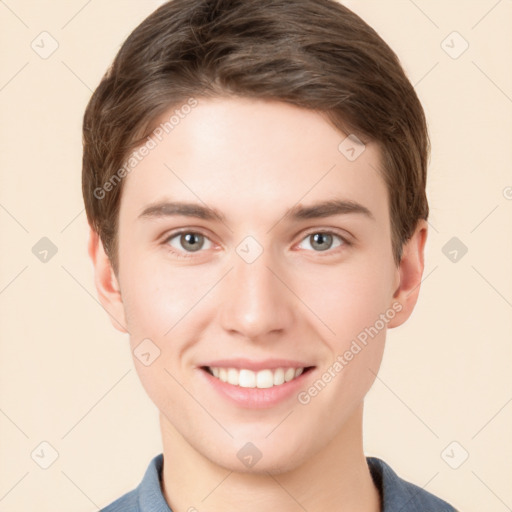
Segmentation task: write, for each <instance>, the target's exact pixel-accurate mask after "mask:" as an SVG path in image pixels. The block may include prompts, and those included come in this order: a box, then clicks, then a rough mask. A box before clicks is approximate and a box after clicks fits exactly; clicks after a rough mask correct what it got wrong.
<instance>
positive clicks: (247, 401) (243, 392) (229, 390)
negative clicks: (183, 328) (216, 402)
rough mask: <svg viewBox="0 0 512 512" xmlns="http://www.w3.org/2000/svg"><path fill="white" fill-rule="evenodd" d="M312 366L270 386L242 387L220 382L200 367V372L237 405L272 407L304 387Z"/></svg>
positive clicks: (254, 407)
mask: <svg viewBox="0 0 512 512" xmlns="http://www.w3.org/2000/svg"><path fill="white" fill-rule="evenodd" d="M313 371H314V368H311V369H310V370H308V371H307V372H303V373H301V374H300V375H299V376H298V377H296V378H295V379H293V380H290V381H288V382H285V383H283V384H280V385H279V386H273V387H271V388H243V387H240V386H235V385H233V384H228V383H227V382H222V381H221V380H220V379H217V377H214V376H213V375H210V374H209V373H208V372H207V371H206V370H203V369H200V372H201V374H202V375H204V377H205V378H206V380H207V382H209V383H210V384H211V386H212V387H213V388H214V389H215V390H216V391H217V392H219V393H220V394H221V395H222V396H223V397H225V398H227V399H228V400H230V401H231V402H234V403H235V404H236V405H238V406H239V407H246V408H248V409H265V408H269V407H273V406H275V405H277V404H279V403H280V402H283V401H284V400H286V399H288V398H290V397H291V396H292V395H294V394H296V393H297V392H298V391H300V389H301V388H303V387H304V384H305V380H306V379H309V376H310V374H311V373H313Z"/></svg>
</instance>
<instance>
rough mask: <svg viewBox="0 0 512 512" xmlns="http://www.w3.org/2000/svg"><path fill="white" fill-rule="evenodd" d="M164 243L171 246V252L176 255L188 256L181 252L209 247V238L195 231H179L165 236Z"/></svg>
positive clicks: (210, 244) (192, 251)
mask: <svg viewBox="0 0 512 512" xmlns="http://www.w3.org/2000/svg"><path fill="white" fill-rule="evenodd" d="M164 244H166V245H169V246H171V247H172V249H171V250H172V252H174V253H176V254H177V255H178V256H183V257H185V258H186V257H188V256H186V255H183V253H184V252H185V253H194V252H199V251H201V249H211V248H212V242H211V240H210V239H209V238H208V237H206V236H205V235H203V234H202V233H197V232H196V231H180V232H179V233H174V234H172V235H170V236H169V237H167V238H166V239H165V241H164Z"/></svg>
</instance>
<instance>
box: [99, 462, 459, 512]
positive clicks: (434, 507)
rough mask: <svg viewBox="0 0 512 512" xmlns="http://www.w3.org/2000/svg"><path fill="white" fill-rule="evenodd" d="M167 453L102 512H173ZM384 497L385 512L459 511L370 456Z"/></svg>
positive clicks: (371, 466) (370, 465) (150, 465)
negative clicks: (165, 480)
mask: <svg viewBox="0 0 512 512" xmlns="http://www.w3.org/2000/svg"><path fill="white" fill-rule="evenodd" d="M163 460H164V458H163V454H162V453H161V454H159V455H157V456H156V457H154V458H153V459H152V460H151V462H150V463H149V466H148V469H147V470H146V473H145V474H144V478H143V479H142V481H141V483H140V484H139V485H138V487H136V488H135V489H134V490H133V491H130V492H128V493H126V494H125V495H124V496H121V497H120V498H119V499H117V500H116V501H114V502H113V503H111V504H110V505H109V506H108V507H106V508H104V509H102V510H101V511H100V512H172V510H171V509H170V508H169V505H168V504H167V502H166V501H165V498H164V496H163V494H162V488H161V487H160V479H161V478H162V465H163ZM366 460H367V462H368V466H369V468H370V473H371V475H372V478H373V481H374V482H375V485H376V486H377V489H378V490H379V492H380V495H381V501H382V512H457V511H456V510H455V509H454V508H453V507H452V506H451V505H449V504H448V503H446V502H445V501H443V500H441V499H439V498H436V497H435V496H434V495H433V494H431V493H429V492H427V491H425V490H424V489H422V488H421V487H418V486H417V485H414V484H411V483H409V482H406V481H405V480H402V479H401V478H400V477H399V476H398V475H397V474H396V473H395V472H394V471H393V470H392V469H391V468H390V467H389V466H388V465H387V464H386V463H385V462H384V461H383V460H381V459H378V458H377V457H366Z"/></svg>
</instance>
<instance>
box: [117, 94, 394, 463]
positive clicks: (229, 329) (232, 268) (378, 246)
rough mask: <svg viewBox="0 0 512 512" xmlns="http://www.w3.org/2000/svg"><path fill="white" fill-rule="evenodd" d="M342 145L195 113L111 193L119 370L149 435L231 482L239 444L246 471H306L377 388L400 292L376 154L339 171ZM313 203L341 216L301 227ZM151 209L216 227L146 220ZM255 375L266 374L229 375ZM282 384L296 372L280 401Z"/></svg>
mask: <svg viewBox="0 0 512 512" xmlns="http://www.w3.org/2000/svg"><path fill="white" fill-rule="evenodd" d="M173 110H175V109H171V110H170V111H169V112H168V113H166V114H165V115H164V116H162V118H161V119H160V121H162V122H164V121H165V120H168V119H169V117H170V116H171V115H172V111H173ZM345 137H346V135H344V134H341V133H340V132H339V131H337V130H336V129H335V128H333V126H332V125H330V124H329V123H328V122H327V121H326V120H325V118H323V117H321V116H320V115H319V114H317V113H314V112H312V111H309V110H304V109H300V108H297V107H294V106H291V105H287V104H284V103H280V102H263V101H258V100H250V99H215V100H211V99H210V100H206V99H199V103H198V105H197V106H196V107H195V108H193V109H191V112H190V113H189V114H188V115H187V116H184V118H183V119H180V121H179V124H177V125H176V126H175V127H174V129H173V130H172V132H170V134H169V135H167V136H165V137H163V139H162V141H160V142H158V144H157V146H156V147H155V148H154V149H152V150H151V151H150V152H149V154H148V155H147V156H145V157H144V159H143V160H142V161H141V162H140V163H139V164H138V165H137V167H136V168H135V169H134V170H133V171H132V172H131V173H130V174H129V175H128V176H127V177H126V178H125V179H126V182H125V184H124V190H123V194H122V200H121V207H120V217H119V232H118V235H119V253H118V254H119V274H118V280H119V285H120V289H121V297H122V319H123V321H124V323H125V325H126V327H127V329H128V331H129V332H130V343H131V348H132V350H135V352H136V353H137V354H138V357H134V363H135V366H136V369H137V371H138V374H139V376H140V379H141V381H142V384H143V385H144V387H145V389H146V391H147V393H148V395H149V396H150V397H151V399H152V400H153V401H154V403H155V404H156V406H157V407H158V409H159V410H160V412H161V418H162V421H163V422H164V429H165V430H166V431H167V432H169V433H170V432H173V433H174V434H177V436H176V438H179V437H180V436H182V438H183V439H184V440H185V441H186V443H187V444H188V445H189V446H191V447H192V448H194V449H195V450H197V452H199V453H200V454H202V455H203V456H206V457H207V458H208V459H210V460H211V461H214V462H215V463H216V464H220V465H222V466H224V467H226V468H229V469H234V470H238V471H242V470H247V468H246V467H244V465H243V463H242V462H241V460H240V459H239V458H238V457H237V453H238V451H239V450H240V449H241V448H242V447H244V445H246V443H248V442H251V443H252V444H253V445H255V446H256V447H257V449H258V450H259V452H261V454H262V457H261V460H260V461H258V462H257V465H256V466H255V468H254V471H258V470H261V471H263V470H268V469H269V468H273V469H274V470H275V469H278V470H284V469H287V468H288V469H289V468H292V467H296V466H298V465H299V464H301V463H302V462H304V461H306V460H307V459H308V458H310V457H312V456H313V455H314V454H315V453H317V452H318V451H319V450H321V449H322V448H324V447H326V446H327V445H328V444H329V443H330V442H331V441H333V440H334V438H335V437H336V436H338V435H339V434H340V432H342V431H343V429H344V428H346V427H347V425H349V422H350V420H351V418H354V416H355V415H356V414H357V413H358V412H360V410H361V409H360V408H361V404H362V400H363V398H364V396H365V394H366V393H367V391H368V390H369V388H370V386H371V385H372V383H373V381H374V379H375V373H377V371H378V368H379V365H380V361H381V358H382V354H383V348H384V339H385V332H386V327H389V326H390V325H389V324H388V323H387V321H385V320H383V318H384V317H386V318H387V319H390V318H393V316H394V312H393V311H391V310H393V304H394V303H395V306H396V299H395V298H394V293H395V290H396V289H397V286H398V284H399V273H398V270H397V268H396V267H395V265H394V262H393V255H392V246H391V230H390V218H389V211H388V210H389V205H388V193H387V190H386V186H385V184H384V181H383V179H382V177H381V171H380V170H379V167H380V160H379V151H378V148H377V147H376V146H375V145H373V144H367V145H366V147H365V149H364V151H363V152H362V153H361V154H360V155H359V156H358V158H356V159H355V160H353V161H351V160H352V152H351V151H350V150H349V151H348V152H346V151H345V153H343V152H341V151H340V150H339V149H338V146H339V145H340V143H341V142H342V141H343V139H345ZM346 143H347V142H346ZM346 143H345V144H346ZM343 147H344V146H343ZM355 149H356V151H355V153H356V154H357V151H358V150H359V149H360V148H355ZM347 155H348V156H350V157H351V158H350V159H349V158H347ZM327 201H340V202H346V203H348V204H349V205H352V206H354V205H355V207H354V208H352V209H350V208H348V207H346V208H341V209H339V210H336V209H331V211H330V213H329V212H328V213H327V214H325V212H324V214H323V215H322V216H317V215H315V212H314V210H313V211H311V212H310V214H309V215H307V214H306V213H307V210H309V209H310V208H312V207H313V206H316V205H320V204H321V203H324V202H327ZM163 203H187V204H188V205H195V206H196V210H197V212H199V211H202V210H204V209H211V210H214V211H215V212H217V213H218V214H219V215H220V216H221V217H222V218H221V219H219V218H217V217H215V216H213V215H212V216H211V218H208V217H207V216H201V215H198V214H197V212H196V213H194V211H193V210H191V211H190V213H191V214H190V215H185V214H184V213H183V212H182V213H181V214H172V210H173V208H172V207H170V206H168V207H163V208H158V209H155V208H152V207H154V206H155V205H161V204H163ZM166 208H167V209H166ZM301 208H302V209H306V213H305V214H303V215H302V216H301V215H300V214H298V212H299V210H300V209H301ZM289 210H292V211H291V212H290V213H289V214H288V215H287V212H288V211H289ZM145 211H146V214H145V215H144V214H143V212H145ZM166 212H167V214H165V213H166ZM158 213H160V214H158ZM317 213H318V212H317ZM322 233H323V234H322ZM379 319H380V322H379ZM383 322H384V325H385V326H384V328H383V327H382V325H383ZM370 328H371V329H370ZM365 329H367V330H366V331H365ZM364 332H366V343H363V342H362V341H361V340H363V339H365V336H364V334H361V333H364ZM369 333H371V335H370V334H369ZM143 340H151V341H150V342H148V341H145V342H144V343H145V344H146V345H141V346H140V348H139V349H138V350H136V349H137V347H138V346H139V344H141V342H143ZM354 340H355V341H356V343H357V346H359V350H357V348H356V345H354ZM142 348H144V350H142ZM158 350H159V351H160V352H159V356H158V357H157V358H156V359H154V361H153V362H151V364H148V365H147V366H146V364H147V363H148V361H149V360H152V359H153V357H155V355H156V354H158ZM347 351H349V352H352V354H353V357H351V358H350V357H344V354H346V353H347ZM141 352H148V353H149V354H150V355H141ZM139 358H140V359H139ZM340 358H342V359H340ZM277 360H286V361H277ZM336 361H338V362H339V364H340V365H341V368H340V366H339V365H335V362H336ZM341 361H343V363H342V362H341ZM144 362H146V364H144ZM258 363H262V364H263V368H261V367H260V368H259V369H260V370H262V369H264V368H267V369H269V370H272V372H268V371H266V372H263V373H262V375H261V376H259V375H258V372H256V371H255V372H254V373H252V372H247V371H246V370H251V368H253V369H255V370H256V369H258V367H257V365H258ZM253 364H254V365H256V366H253ZM210 365H216V366H217V367H223V368H225V369H226V373H227V374H228V375H229V376H230V379H231V378H232V379H234V380H233V381H232V382H239V383H243V385H242V386H240V385H236V384H229V383H222V382H221V381H220V380H219V379H218V378H217V377H215V376H212V375H211V374H210V373H208V371H207V370H206V369H205V367H206V366H210ZM229 367H234V368H236V369H239V368H242V369H243V371H242V372H240V373H241V374H242V376H241V377H239V373H238V372H233V370H231V372H228V371H227V368H229ZM277 367H281V368H283V372H281V370H278V371H277V372H275V370H276V368H277ZM288 367H292V368H297V367H308V368H309V370H308V371H305V372H304V373H303V374H302V375H300V376H299V377H298V378H297V379H293V380H290V381H288V382H285V383H283V384H279V382H280V381H282V376H281V374H282V373H286V368H288ZM218 371H219V376H221V373H222V374H223V372H224V370H218ZM215 372H217V370H215ZM326 372H327V373H329V372H330V375H331V378H330V379H329V378H328V377H326V376H325V373H326ZM292 374H293V371H291V370H288V372H287V376H288V378H289V377H290V375H292ZM238 378H241V379H242V381H240V380H238V381H237V379H238ZM253 378H254V379H256V381H258V379H259V380H260V384H262V385H263V386H268V385H270V384H272V387H263V388H253V387H251V386H252V385H253V383H252V382H251V380H252V379H253ZM269 379H271V380H269ZM274 379H275V380H274ZM318 381H321V382H320V384H319V383H318ZM274 382H277V383H278V384H277V385H273V383H274ZM315 383H317V384H316V388H315ZM322 383H323V385H322ZM246 386H249V387H246ZM312 387H313V388H315V389H316V392H315V391H314V389H313V391H311V388H312ZM174 434H173V435H174ZM246 449H247V450H249V451H251V450H254V448H252V447H248V448H246Z"/></svg>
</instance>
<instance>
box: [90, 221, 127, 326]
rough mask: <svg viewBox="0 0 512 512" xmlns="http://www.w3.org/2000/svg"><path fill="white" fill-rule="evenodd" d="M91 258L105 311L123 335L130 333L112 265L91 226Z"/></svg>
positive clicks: (95, 282) (95, 281) (99, 295)
mask: <svg viewBox="0 0 512 512" xmlns="http://www.w3.org/2000/svg"><path fill="white" fill-rule="evenodd" d="M88 252H89V256H90V258H91V260H92V263H93V265H94V284H95V285H96V291H97V292H98V298H99V299H100V302H101V304H102V306H103V309H104V310H105V311H106V312H107V313H108V315H109V317H110V321H111V322H112V325H113V326H114V327H115V328H116V329H117V330H118V331H121V332H122V333H128V329H127V328H126V327H125V326H126V318H125V313H124V304H123V300H122V297H121V291H120V287H119V283H118V280H117V277H116V275H115V274H114V271H113V269H112V265H111V263H110V260H109V258H108V256H107V255H106V253H105V250H104V248H103V243H102V242H101V239H100V237H99V235H98V233H97V232H96V231H95V230H94V229H93V228H91V227H90V226H89V244H88Z"/></svg>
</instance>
